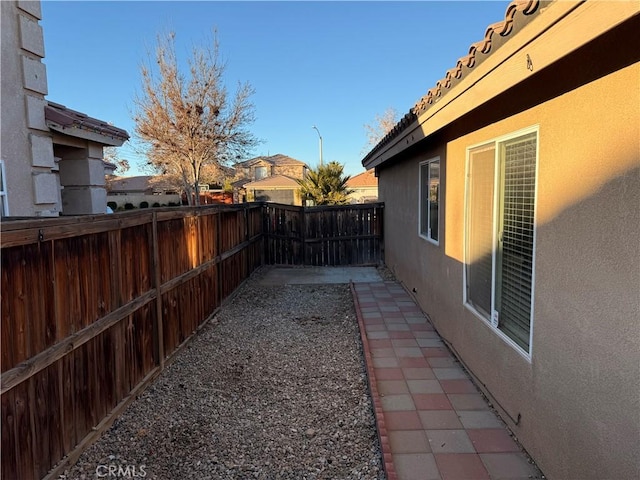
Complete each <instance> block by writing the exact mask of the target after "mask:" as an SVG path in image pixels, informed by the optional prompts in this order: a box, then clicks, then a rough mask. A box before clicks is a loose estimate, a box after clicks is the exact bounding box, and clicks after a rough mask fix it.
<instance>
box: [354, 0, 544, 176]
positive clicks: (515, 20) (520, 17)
mask: <svg viewBox="0 0 640 480" xmlns="http://www.w3.org/2000/svg"><path fill="white" fill-rule="evenodd" d="M541 3H549V2H541V0H513V1H512V2H511V3H510V4H509V5H508V6H507V8H506V10H505V15H504V20H502V21H500V22H496V23H493V24H491V25H489V26H488V27H487V29H486V30H485V34H484V38H483V39H482V40H480V41H479V42H476V43H473V44H471V46H470V47H469V53H468V54H467V55H465V56H464V57H462V58H460V59H459V60H458V62H457V63H456V65H455V66H454V67H453V68H451V69H449V70H447V72H446V73H445V76H444V77H443V78H441V79H440V80H438V81H437V82H436V84H435V86H434V87H432V88H431V89H429V90H428V91H427V93H426V94H425V95H424V96H423V97H422V98H421V99H420V100H418V102H416V104H415V105H414V106H413V107H412V108H411V109H410V110H409V112H407V113H406V114H405V115H404V117H402V119H400V121H399V122H398V123H397V124H396V125H395V126H394V127H393V129H391V131H390V132H389V133H387V135H385V136H384V137H383V138H382V140H380V142H378V144H377V145H376V146H375V147H373V149H372V150H371V151H370V152H369V153H367V155H366V156H365V157H364V159H363V160H362V164H363V165H364V166H365V167H367V166H369V167H370V166H371V165H370V163H371V161H370V160H371V159H372V158H373V157H375V155H376V153H378V152H379V151H380V150H381V149H382V148H383V147H385V146H386V145H387V144H388V143H390V142H391V141H392V140H394V139H395V138H397V137H398V136H399V135H400V134H401V133H402V132H403V131H404V130H405V129H406V128H407V127H408V126H409V125H412V124H413V123H414V122H415V121H416V120H417V119H418V116H420V115H423V114H424V113H425V112H426V111H427V110H429V108H431V107H432V106H433V105H434V104H436V103H437V102H438V101H439V100H440V98H442V97H443V96H444V95H446V94H447V92H448V91H449V90H450V89H451V87H453V86H454V85H456V84H457V83H459V82H460V80H462V79H463V77H465V76H466V75H468V73H469V72H470V71H471V69H473V68H474V67H476V66H477V65H479V64H480V63H482V61H484V60H485V59H486V58H487V56H489V55H490V54H491V53H493V52H495V51H496V50H497V49H498V48H499V47H500V46H501V45H502V44H503V43H504V41H505V39H507V37H509V36H513V34H514V33H515V32H517V31H520V30H521V29H522V28H523V27H524V25H526V24H527V23H529V22H530V20H531V19H532V18H533V17H534V16H535V15H534V14H536V13H538V12H539V11H540V8H539V6H540V4H541Z"/></svg>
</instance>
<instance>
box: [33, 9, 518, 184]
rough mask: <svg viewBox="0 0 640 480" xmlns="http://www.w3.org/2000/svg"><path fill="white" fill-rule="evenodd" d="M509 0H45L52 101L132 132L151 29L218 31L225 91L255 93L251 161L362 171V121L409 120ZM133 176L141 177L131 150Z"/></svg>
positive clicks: (195, 34)
mask: <svg viewBox="0 0 640 480" xmlns="http://www.w3.org/2000/svg"><path fill="white" fill-rule="evenodd" d="M508 3H509V2H507V1H499V2H489V1H475V2H461V1H446V2H438V1H422V2H340V1H330V2H293V1H291V2H205V1H199V2H168V1H166V2H165V1H163V2H151V1H145V2H128V1H126V2H124V1H121V2H117V1H113V2H94V1H71V2H58V1H47V0H45V1H43V2H42V13H43V19H42V22H41V24H42V26H43V28H44V37H45V52H46V56H45V59H44V63H45V64H46V66H47V78H48V82H49V95H48V96H47V99H49V100H51V101H54V102H57V103H61V104H63V105H66V106H67V107H69V108H73V109H74V110H79V111H81V112H84V113H87V114H88V115H91V116H93V117H97V118H100V119H102V120H107V121H109V122H112V123H113V124H114V125H116V126H118V127H121V128H124V129H126V130H127V131H128V132H129V134H130V135H133V132H134V122H133V120H132V110H133V98H134V96H135V94H136V92H139V91H140V71H139V67H140V65H141V63H142V62H144V61H145V60H146V59H147V58H148V57H147V55H148V52H149V51H152V50H153V48H154V45H155V39H156V35H157V34H158V33H159V32H166V31H169V30H172V31H175V32H176V40H177V49H178V55H179V57H180V58H181V59H183V60H186V58H187V56H188V53H189V51H190V49H191V47H192V45H194V44H196V45H198V44H203V43H204V42H206V41H207V40H210V39H211V36H212V35H211V33H212V31H213V29H214V28H216V29H217V31H218V38H219V41H220V47H221V52H222V54H223V56H224V58H225V59H226V60H227V70H226V76H225V78H226V81H227V83H228V85H229V87H230V90H233V89H235V86H236V85H237V83H238V82H249V83H250V84H251V85H252V86H253V87H254V89H255V90H256V94H255V95H254V97H253V101H254V104H255V107H256V110H255V113H256V122H255V123H254V124H253V125H252V126H251V130H252V131H253V133H254V134H255V135H256V136H257V137H258V138H260V139H261V140H263V143H261V144H260V145H259V146H258V147H257V148H256V149H255V150H254V154H255V155H254V156H258V155H267V154H269V155H274V154H276V153H282V154H285V155H289V156H291V157H293V158H296V159H298V160H302V161H304V162H306V163H307V164H309V165H310V166H312V167H313V166H315V165H316V164H317V162H318V157H319V152H318V134H317V133H316V131H315V130H313V129H312V125H316V126H317V127H318V129H319V130H320V133H321V134H322V137H323V157H324V160H325V161H332V160H336V161H338V162H340V163H343V164H345V171H346V172H347V173H349V174H352V175H354V174H357V173H360V172H361V171H363V170H364V169H363V167H362V164H361V163H360V161H361V159H362V157H363V147H364V145H365V143H366V135H365V129H364V125H365V124H366V123H371V122H372V121H373V119H374V117H375V115H376V114H381V113H382V112H384V110H386V109H387V108H388V107H393V108H395V109H396V110H397V111H398V112H399V113H400V114H401V115H404V114H405V113H406V112H408V111H409V109H410V108H411V107H412V106H413V104H414V103H415V102H416V101H417V100H418V99H419V98H420V97H422V95H424V94H425V93H426V92H427V90H428V89H430V88H431V87H433V86H434V85H435V83H436V82H437V81H438V80H439V79H440V78H442V77H443V76H444V74H445V72H446V71H447V70H448V69H449V68H452V67H453V66H454V65H455V63H456V61H457V59H458V58H460V57H462V56H464V55H466V54H467V53H468V49H469V45H470V44H471V43H473V42H476V41H479V40H480V39H482V37H483V35H484V32H485V29H486V27H487V26H488V25H489V24H491V23H494V22H497V21H500V20H502V19H503V18H504V12H505V9H506V7H507V5H508ZM121 154H122V155H121V156H122V157H124V158H127V159H129V160H130V162H131V164H132V169H131V170H130V172H129V173H128V174H129V175H135V174H139V173H140V170H139V169H138V168H137V164H138V163H142V159H141V158H139V157H137V156H136V154H135V152H134V149H133V148H132V147H128V146H125V147H124V148H123V150H122V152H121Z"/></svg>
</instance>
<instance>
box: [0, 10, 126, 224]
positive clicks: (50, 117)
mask: <svg viewBox="0 0 640 480" xmlns="http://www.w3.org/2000/svg"><path fill="white" fill-rule="evenodd" d="M0 8H1V15H2V34H1V39H0V41H1V42H2V43H1V46H2V64H1V70H2V78H1V83H2V86H1V91H2V93H1V94H2V101H1V106H2V113H1V117H2V121H1V122H0V123H1V140H0V141H1V151H0V172H1V179H0V201H1V205H0V213H1V215H2V216H3V217H7V216H12V217H33V216H57V215H59V214H61V213H63V214H90V213H104V212H105V211H106V204H107V201H106V191H105V171H110V170H111V168H112V166H111V165H109V164H105V162H104V161H103V153H102V149H103V147H104V146H120V145H122V144H123V142H125V141H126V140H127V139H128V138H129V136H128V134H127V132H126V131H124V130H122V129H119V128H116V127H113V126H111V125H108V124H107V123H106V122H103V121H101V120H98V119H96V118H92V117H90V116H88V115H86V114H84V113H81V112H77V111H75V110H71V109H69V108H66V107H65V106H63V105H59V104H56V103H54V102H51V101H47V100H46V99H45V96H46V95H47V94H48V87H47V74H46V67H45V65H44V63H42V60H43V58H44V56H45V50H44V35H43V31H42V27H41V26H40V24H39V20H40V19H41V18H42V11H41V5H40V2H39V1H17V2H16V1H6V2H4V1H3V2H0Z"/></svg>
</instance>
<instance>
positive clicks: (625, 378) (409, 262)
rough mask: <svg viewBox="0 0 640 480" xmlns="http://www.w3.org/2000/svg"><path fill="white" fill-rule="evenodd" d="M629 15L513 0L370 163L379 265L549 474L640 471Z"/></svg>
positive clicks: (637, 136)
mask: <svg viewBox="0 0 640 480" xmlns="http://www.w3.org/2000/svg"><path fill="white" fill-rule="evenodd" d="M461 8H464V7H463V6H462V5H461ZM639 11H640V3H638V2H627V1H620V2H601V1H589V2H569V1H554V2H538V1H535V0H531V1H517V2H513V3H511V4H510V5H509V6H508V8H507V9H506V13H505V18H504V19H503V21H501V22H499V23H496V24H494V25H491V26H490V27H489V28H488V29H487V30H486V33H485V37H484V39H483V40H481V41H480V42H478V43H476V44H474V45H472V46H471V48H470V51H469V53H468V54H467V55H466V56H464V57H463V58H461V59H460V60H459V61H458V62H457V64H456V65H455V66H454V67H453V68H452V69H451V70H449V71H448V72H447V73H446V76H445V77H444V78H442V79H441V80H440V81H439V82H437V84H436V85H435V86H434V87H433V88H432V89H431V90H429V92H428V93H427V95H425V96H424V97H423V98H422V99H421V100H420V101H419V102H418V103H417V104H416V105H415V106H414V107H413V108H412V109H411V111H410V112H409V113H408V114H407V115H405V117H404V118H403V119H402V120H401V121H400V122H399V123H398V124H397V125H396V127H395V128H394V129H393V130H392V131H391V132H390V133H389V134H388V135H387V136H386V137H385V138H384V139H383V140H382V141H381V142H380V143H379V144H378V145H377V146H376V147H375V148H374V149H373V150H372V151H371V152H369V153H368V154H367V156H366V157H365V158H364V160H363V165H364V166H365V168H375V169H376V172H377V175H378V181H379V195H380V199H381V201H384V202H385V259H386V263H387V265H388V266H389V267H390V268H391V269H392V270H393V271H394V272H395V274H396V276H397V278H398V279H399V280H401V281H402V282H403V283H404V285H406V287H407V289H408V290H409V291H412V292H414V295H415V297H416V299H417V301H418V302H419V303H420V305H421V306H422V308H423V310H424V311H425V312H426V313H427V314H428V315H429V317H430V318H431V320H432V322H433V324H434V325H435V327H436V328H437V330H438V331H439V333H440V334H441V335H442V337H443V338H444V339H445V341H446V342H448V344H449V346H450V347H451V349H452V350H453V351H454V352H455V353H456V355H457V356H458V357H459V359H460V360H461V361H462V362H463V364H464V365H465V366H466V367H467V368H468V370H469V372H470V373H471V374H472V375H473V376H474V377H475V379H476V380H477V384H478V385H479V386H480V387H481V388H482V390H483V391H484V392H485V393H486V394H487V395H488V397H489V399H490V400H491V402H492V403H493V405H494V406H495V407H496V408H497V409H498V410H499V412H500V414H501V416H502V418H503V419H504V420H505V421H506V422H507V424H508V426H509V428H510V429H511V430H512V431H513V432H514V434H515V435H516V437H517V438H518V440H519V441H520V442H521V443H522V444H523V445H524V447H525V448H526V449H527V450H528V452H529V453H530V454H531V455H532V456H533V458H534V459H535V460H536V462H537V463H538V465H539V466H540V468H541V469H542V471H543V472H544V473H545V475H546V476H547V477H548V478H550V479H563V480H564V479H580V480H587V479H594V480H596V479H598V480H602V479H617V480H623V479H637V478H640V447H639V445H640V241H639V240H638V239H639V238H640V63H639V60H640V48H638V32H640V15H639ZM497 20H499V19H497ZM461 53H464V52H461ZM407 68H408V69H409V68H410V66H409V65H407ZM400 81H401V79H399V82H400ZM399 86H400V85H399ZM410 232H413V234H410Z"/></svg>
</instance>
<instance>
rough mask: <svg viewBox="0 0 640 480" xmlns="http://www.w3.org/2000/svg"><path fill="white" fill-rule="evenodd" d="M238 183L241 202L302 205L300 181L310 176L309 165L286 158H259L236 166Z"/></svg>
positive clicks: (236, 192)
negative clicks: (298, 191)
mask: <svg viewBox="0 0 640 480" xmlns="http://www.w3.org/2000/svg"><path fill="white" fill-rule="evenodd" d="M234 168H235V171H236V180H235V181H234V182H233V183H232V185H233V187H234V197H235V198H236V199H237V201H238V202H243V201H253V200H255V201H258V200H263V201H270V202H277V203H286V204H291V205H301V204H302V201H301V199H300V195H299V194H298V193H297V190H298V189H299V188H300V186H299V185H298V183H297V182H296V180H301V179H303V178H305V177H306V176H307V172H308V170H309V167H308V166H307V164H306V163H304V162H301V161H300V160H296V159H294V158H291V157H287V156H286V155H282V154H277V155H272V156H269V157H256V158H252V159H250V160H246V161H244V162H239V163H237V164H235V165H234Z"/></svg>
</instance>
